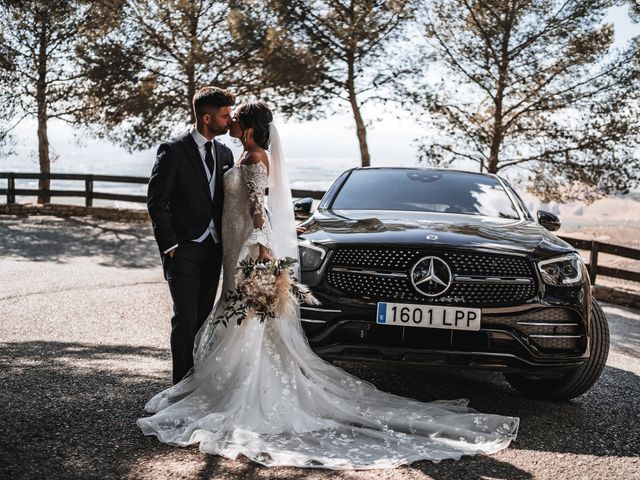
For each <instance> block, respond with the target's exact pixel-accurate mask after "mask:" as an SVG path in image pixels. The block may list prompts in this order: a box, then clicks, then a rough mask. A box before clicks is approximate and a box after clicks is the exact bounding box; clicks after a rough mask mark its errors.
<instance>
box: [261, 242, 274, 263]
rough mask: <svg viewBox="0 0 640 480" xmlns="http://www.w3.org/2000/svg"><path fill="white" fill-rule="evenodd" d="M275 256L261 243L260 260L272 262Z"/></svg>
mask: <svg viewBox="0 0 640 480" xmlns="http://www.w3.org/2000/svg"><path fill="white" fill-rule="evenodd" d="M272 260H273V257H272V256H271V255H270V254H269V250H268V249H267V247H265V246H264V245H260V253H259V254H258V262H262V263H264V262H270V261H272Z"/></svg>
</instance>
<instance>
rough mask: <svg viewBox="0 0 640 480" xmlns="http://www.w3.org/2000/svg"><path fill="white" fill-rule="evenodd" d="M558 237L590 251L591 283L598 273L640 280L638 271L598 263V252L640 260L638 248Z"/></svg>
mask: <svg viewBox="0 0 640 480" xmlns="http://www.w3.org/2000/svg"><path fill="white" fill-rule="evenodd" d="M560 238H562V239H563V240H564V241H565V242H567V243H568V244H570V245H571V246H573V247H574V248H577V249H578V250H587V251H589V252H590V253H589V262H588V263H587V268H588V270H589V277H590V279H591V285H595V283H596V277H597V276H598V275H603V276H605V277H613V278H621V279H623V280H630V281H632V282H640V272H633V271H630V270H623V269H621V268H612V267H605V266H602V265H598V255H599V254H600V253H608V254H610V255H616V256H618V257H623V258H630V259H633V260H640V249H637V248H629V247H622V246H620V245H613V244H611V243H602V242H598V241H597V240H581V239H578V238H570V237H560Z"/></svg>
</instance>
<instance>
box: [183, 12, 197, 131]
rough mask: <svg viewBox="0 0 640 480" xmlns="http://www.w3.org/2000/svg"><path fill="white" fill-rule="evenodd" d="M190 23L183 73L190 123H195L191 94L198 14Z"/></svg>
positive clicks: (194, 89) (193, 91)
mask: <svg viewBox="0 0 640 480" xmlns="http://www.w3.org/2000/svg"><path fill="white" fill-rule="evenodd" d="M190 20H191V24H190V28H189V33H190V35H191V53H190V55H189V56H188V58H187V61H186V63H185V64H184V73H185V75H186V77H187V98H186V100H187V104H188V105H189V111H190V112H191V124H192V125H195V123H196V112H194V111H193V96H194V95H195V94H196V63H197V56H196V51H197V49H198V46H199V39H198V16H197V15H193V16H192V17H191V19H190Z"/></svg>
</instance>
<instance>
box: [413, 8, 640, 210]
mask: <svg viewBox="0 0 640 480" xmlns="http://www.w3.org/2000/svg"><path fill="white" fill-rule="evenodd" d="M611 4H612V2H610V1H603V0H566V1H553V0H446V1H444V0H434V2H433V3H432V4H431V5H430V6H429V8H427V9H425V12H424V16H425V19H426V20H425V24H426V30H425V31H426V36H427V38H428V39H429V42H430V45H431V47H432V50H431V52H430V57H429V58H430V59H432V60H435V61H436V62H438V64H439V65H440V66H441V67H442V68H443V70H442V78H441V79H440V80H439V81H437V82H433V83H431V84H429V85H428V86H424V85H422V86H421V88H422V90H416V92H415V95H414V97H413V99H414V101H416V102H418V103H419V104H420V105H423V106H424V107H425V108H426V109H428V110H429V111H430V113H431V118H432V125H431V126H435V127H436V128H437V129H439V131H440V132H441V134H440V136H439V138H436V139H435V140H434V139H425V140H424V142H423V145H422V147H423V150H422V155H421V157H422V158H423V159H424V160H426V161H429V162H431V163H435V164H440V165H443V164H444V165H447V164H451V162H452V161H454V160H459V159H466V160H471V161H473V162H476V163H477V164H478V165H479V167H480V170H483V171H487V172H491V173H498V172H501V173H502V172H504V171H505V170H506V169H508V168H511V167H520V168H522V169H526V170H527V171H528V172H529V173H530V179H531V183H530V185H529V189H530V191H533V192H534V193H536V194H538V195H539V196H541V197H542V198H544V199H545V200H558V201H567V200H571V199H585V200H587V201H591V200H594V199H596V198H598V197H600V196H602V195H605V194H609V193H612V192H626V191H628V190H629V189H630V188H633V187H634V186H635V185H637V184H638V182H639V181H640V158H638V156H637V155H636V154H635V150H636V148H637V146H638V142H639V140H640V136H639V133H640V116H639V115H638V102H637V93H636V92H637V90H638V74H637V67H634V66H633V62H630V59H631V57H632V56H633V50H632V49H627V50H625V51H622V52H616V51H613V49H612V43H613V33H614V32H613V26H612V25H611V24H607V23H604V18H605V15H606V13H607V10H608V8H609V7H610V6H611ZM425 92H427V93H425Z"/></svg>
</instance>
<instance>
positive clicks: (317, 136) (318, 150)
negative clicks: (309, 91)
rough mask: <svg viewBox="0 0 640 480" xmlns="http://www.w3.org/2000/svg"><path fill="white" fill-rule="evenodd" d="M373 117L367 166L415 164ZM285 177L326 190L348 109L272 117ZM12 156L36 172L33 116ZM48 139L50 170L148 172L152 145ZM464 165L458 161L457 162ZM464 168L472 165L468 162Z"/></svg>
mask: <svg viewBox="0 0 640 480" xmlns="http://www.w3.org/2000/svg"><path fill="white" fill-rule="evenodd" d="M609 20H610V21H612V22H613V23H614V25H615V34H616V37H615V45H616V46H618V47H622V46H624V45H625V44H626V42H627V41H628V40H629V39H630V38H631V37H633V36H635V35H638V34H640V25H637V24H633V23H632V22H631V21H630V19H629V18H628V16H627V10H626V8H623V7H615V8H613V9H611V11H610V15H609ZM364 113H365V116H368V118H370V119H371V118H376V120H375V121H373V122H372V124H371V126H370V127H369V130H368V132H367V139H368V142H369V149H370V152H371V158H372V166H386V165H416V164H417V157H416V147H415V145H414V141H415V140H416V139H417V138H419V137H420V136H422V134H423V133H424V132H423V131H422V130H421V128H420V127H419V126H418V125H416V124H415V123H414V122H412V121H411V120H410V119H408V118H407V117H406V116H405V117H404V119H398V118H397V116H396V113H397V112H383V111H381V110H379V109H378V110H375V111H372V110H369V111H365V112H364ZM276 123H277V125H278V129H279V132H280V136H281V138H282V143H283V148H284V151H285V156H286V158H287V165H288V168H289V178H290V180H291V183H292V187H294V188H307V189H319V190H324V189H326V188H327V187H328V186H329V185H330V184H331V182H332V181H333V179H335V178H336V177H337V176H338V174H339V173H341V172H342V171H344V170H345V169H347V168H351V167H356V166H359V164H360V155H359V149H358V143H357V139H356V135H355V126H354V122H353V118H352V116H351V115H350V114H348V113H344V114H336V115H333V116H331V117H329V118H326V119H321V120H314V121H308V122H294V121H285V120H284V119H281V118H280V119H278V118H277V116H276ZM16 136H17V139H18V142H17V146H16V152H17V155H16V156H12V157H4V158H0V171H16V172H17V171H22V172H36V171H38V158H37V137H36V122H35V120H27V121H24V122H23V123H22V124H20V125H19V127H18V128H17V129H16ZM49 139H50V143H51V149H52V151H53V153H54V154H55V155H56V156H57V157H58V158H57V159H56V160H55V161H54V162H53V164H52V171H54V172H73V173H96V174H97V173H111V174H113V173H117V174H120V175H139V176H146V175H149V173H150V171H151V167H152V166H153V162H154V160H155V155H154V153H155V148H153V149H149V150H145V151H140V152H135V153H129V152H127V151H126V150H125V149H123V148H121V147H118V146H115V145H113V144H111V143H109V142H106V141H102V140H98V139H95V138H91V137H88V136H87V135H86V133H84V132H81V131H77V130H74V129H73V128H72V127H70V126H68V125H67V124H65V123H63V122H60V121H57V120H54V121H50V122H49ZM218 139H219V140H221V141H222V142H223V143H225V144H226V145H227V146H229V147H230V148H232V150H234V153H236V154H238V153H239V152H240V148H239V144H237V143H236V141H234V140H233V139H231V138H229V137H228V136H226V135H225V136H223V137H219V138H218ZM462 168H464V166H462ZM467 168H472V169H475V168H476V167H474V166H473V165H469V166H468V167H467Z"/></svg>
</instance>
